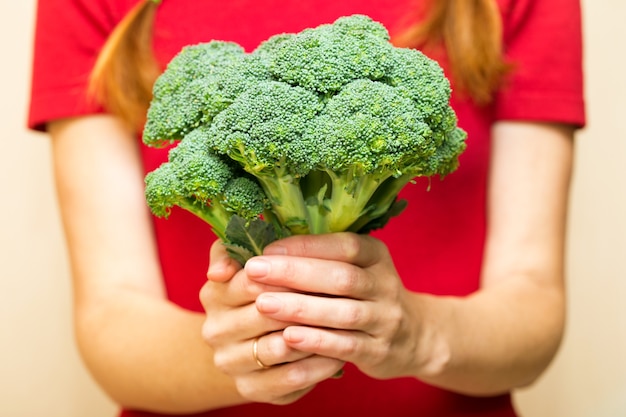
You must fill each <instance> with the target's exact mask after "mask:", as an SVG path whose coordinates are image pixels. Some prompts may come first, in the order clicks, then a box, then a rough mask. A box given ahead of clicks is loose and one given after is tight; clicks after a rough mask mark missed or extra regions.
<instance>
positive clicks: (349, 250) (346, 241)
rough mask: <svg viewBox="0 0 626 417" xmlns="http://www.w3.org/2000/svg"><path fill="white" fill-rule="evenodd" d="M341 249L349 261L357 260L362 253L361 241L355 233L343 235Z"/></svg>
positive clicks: (340, 240) (341, 236) (340, 243)
mask: <svg viewBox="0 0 626 417" xmlns="http://www.w3.org/2000/svg"><path fill="white" fill-rule="evenodd" d="M339 248H340V250H341V252H342V253H343V255H344V256H345V257H346V258H347V259H355V258H356V257H357V256H358V255H359V252H361V239H360V238H359V235H357V234H354V233H342V234H341V235H340V239H339Z"/></svg>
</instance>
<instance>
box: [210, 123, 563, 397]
mask: <svg viewBox="0 0 626 417" xmlns="http://www.w3.org/2000/svg"><path fill="white" fill-rule="evenodd" d="M572 135H573V132H572V129H571V128H569V127H564V126H556V125H541V124H530V123H499V124H498V125H497V126H496V127H495V129H494V147H493V163H492V167H491V175H490V181H489V204H488V206H489V231H488V239H487V247H486V255H485V260H484V268H483V275H482V287H481V290H480V291H478V292H477V293H475V294H473V295H472V296H470V297H465V298H458V297H435V296H431V295H427V294H419V293H413V292H410V291H408V290H407V289H406V288H404V286H403V285H402V282H401V280H400V277H399V276H398V274H397V273H396V271H395V269H394V266H393V261H392V260H391V257H390V256H389V253H388V251H387V249H386V247H385V246H384V245H383V244H382V242H380V241H378V240H376V239H374V238H371V237H368V236H357V235H354V234H348V233H345V234H336V235H332V236H331V235H322V236H296V237H291V238H288V239H285V240H282V241H280V242H278V243H275V244H273V245H271V246H269V247H268V248H267V249H266V251H265V253H264V255H263V256H261V257H257V258H253V259H252V260H250V261H249V262H248V263H247V264H246V267H245V269H244V270H242V271H239V272H238V273H236V274H235V275H234V277H233V278H232V279H231V280H229V278H228V274H218V273H215V269H214V270H213V271H211V270H210V271H209V282H208V283H207V284H206V286H205V288H204V290H203V294H202V297H201V299H202V300H203V302H204V306H205V308H206V310H207V321H206V322H205V325H204V337H205V339H206V340H207V342H208V343H209V345H211V346H212V347H213V348H214V349H215V352H216V359H217V358H220V360H219V362H218V364H219V366H220V369H222V370H223V371H224V372H225V373H228V374H229V375H232V376H233V378H234V379H235V380H236V381H237V386H238V388H239V390H240V392H241V394H242V395H244V396H245V397H246V398H249V399H251V400H254V401H269V402H274V403H283V402H289V401H293V400H294V399H297V398H299V396H300V395H301V394H302V393H303V392H306V391H307V390H308V389H310V388H311V387H313V386H314V385H315V384H316V383H317V379H318V378H317V377H318V374H317V373H313V372H312V370H311V369H310V368H309V363H310V362H307V361H313V360H315V359H316V358H319V360H321V358H327V359H328V358H334V359H335V360H339V361H343V362H352V363H354V364H355V365H356V366H357V367H359V368H360V370H361V371H363V372H364V373H366V374H368V375H370V376H371V377H373V378H380V379H386V378H394V377H402V376H412V377H415V378H419V379H421V380H423V381H426V382H428V383H430V384H433V385H437V386H440V387H443V388H446V389H449V390H453V391H457V392H461V393H465V394H469V395H476V396H485V395H495V394H501V393H504V392H508V391H510V390H511V389H514V388H516V387H521V386H525V385H528V384H530V383H531V382H533V381H534V380H535V379H536V378H537V377H538V376H539V375H540V374H541V372H542V371H543V370H544V369H545V368H546V366H547V365H548V363H549V362H550V360H551V359H552V358H553V356H554V355H555V353H556V351H557V348H558V346H559V343H560V340H561V337H562V333H563V327H564V320H565V294H564V280H563V257H564V253H563V252H564V251H563V247H564V235H565V221H566V207H567V196H568V189H569V179H570V174H571V158H572ZM217 251H218V249H214V253H215V252H217ZM223 256H224V255H223V254H220V255H219V258H217V259H216V262H220V261H219V259H223V258H222V257H223ZM214 267H215V265H214ZM217 269H219V268H217ZM415 273H419V266H416V271H415ZM257 284H262V285H272V286H278V287H281V289H280V291H270V292H266V291H265V290H264V289H263V288H261V287H257ZM231 287H232V288H231ZM236 288H245V289H246V290H245V291H237V290H236ZM287 289H289V290H287ZM231 291H232V293H231ZM216 294H219V296H218V295H216ZM230 294H232V295H231V296H232V298H231V296H229V295H230ZM220 300H222V302H223V303H224V304H227V305H228V306H230V308H231V309H230V310H229V311H228V312H226V313H224V307H225V306H224V305H220ZM235 305H239V306H240V307H239V308H232V307H233V306H235ZM216 315H217V316H218V317H217V319H216ZM227 316H230V318H228V317H227ZM237 323H240V324H239V325H237ZM242 323H243V324H242ZM242 326H243V327H244V329H242V328H241V327H242ZM233 328H236V329H237V331H232V332H231V330H232V329H233ZM263 334H267V335H266V336H263ZM258 336H261V337H260V339H259V341H258V357H259V358H260V359H261V361H262V362H263V363H264V364H266V365H275V364H279V365H278V366H274V367H271V368H270V369H268V370H260V369H259V367H258V365H257V364H255V363H254V361H253V360H252V358H251V340H253V338H254V337H258ZM295 352H308V353H310V354H312V355H313V356H310V357H308V358H306V359H305V360H297V361H296V362H293V357H294V355H296V354H295ZM296 356H297V355H296ZM284 363H286V364H284ZM283 373H286V374H284V375H286V376H287V377H286V378H285V377H284V378H283V379H282V380H278V381H277V380H276V379H275V378H274V377H275V375H276V376H278V375H281V374H283ZM263 374H265V375H267V376H268V379H265V378H263V377H262V376H261V375H263Z"/></svg>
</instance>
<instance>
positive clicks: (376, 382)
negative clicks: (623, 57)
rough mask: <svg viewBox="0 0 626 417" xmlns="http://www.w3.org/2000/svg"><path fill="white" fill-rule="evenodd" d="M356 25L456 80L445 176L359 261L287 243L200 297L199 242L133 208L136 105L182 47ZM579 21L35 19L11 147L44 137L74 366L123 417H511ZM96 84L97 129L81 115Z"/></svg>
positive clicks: (392, 13) (513, 13)
mask: <svg viewBox="0 0 626 417" xmlns="http://www.w3.org/2000/svg"><path fill="white" fill-rule="evenodd" d="M425 5H427V6H428V7H427V8H423V7H422V6H425ZM353 13H362V14H367V15H369V16H371V17H372V18H373V19H374V20H377V21H380V22H381V23H383V24H384V25H385V26H386V27H387V28H388V29H389V31H390V33H391V35H392V38H393V39H394V41H395V42H396V43H397V44H398V45H402V46H407V45H410V46H419V47H424V49H425V50H426V51H427V52H428V53H429V54H430V55H431V56H432V57H434V58H436V59H437V60H438V61H439V62H440V63H441V64H442V65H443V66H444V68H445V69H446V70H447V72H448V74H449V75H450V76H451V77H452V79H453V87H454V91H455V93H454V95H453V98H452V105H453V108H454V109H455V110H456V112H457V114H458V116H459V125H460V126H461V127H462V128H464V129H465V130H467V131H468V136H469V138H468V149H467V151H466V152H465V153H464V155H463V156H462V157H461V167H460V168H459V170H458V171H457V172H456V173H454V174H452V175H450V176H449V177H447V178H446V179H445V181H443V182H438V181H433V182H432V185H431V189H430V191H429V192H426V189H427V184H426V183H424V182H418V183H417V184H416V185H414V186H411V187H409V188H407V189H406V191H405V192H404V195H403V197H405V198H406V199H408V200H409V206H408V209H407V211H405V212H404V213H403V214H402V215H401V216H400V217H398V218H397V219H394V220H393V221H392V222H391V223H390V224H389V225H388V226H387V227H386V228H385V229H383V230H382V231H379V232H377V233H375V234H373V236H371V237H367V236H356V235H351V234H338V235H333V236H317V237H312V236H305V237H295V238H289V239H286V240H284V241H281V242H278V243H277V244H275V245H272V246H271V247H269V248H268V250H267V251H266V253H265V254H264V256H262V257H258V258H256V259H253V260H251V261H250V262H249V263H248V264H247V265H246V267H245V269H239V267H238V266H237V265H236V264H234V263H233V262H232V261H230V260H229V259H228V258H227V256H226V255H225V252H224V251H223V249H222V248H221V246H220V245H219V244H214V245H213V246H212V249H211V262H210V266H209V272H208V277H209V281H208V282H206V279H205V271H206V263H207V262H206V256H207V255H206V254H207V251H208V248H209V247H210V245H211V244H212V242H213V240H214V238H213V237H211V235H210V232H209V231H208V228H207V227H206V226H205V225H203V224H202V222H201V221H199V220H198V219H196V218H194V217H193V216H192V215H190V214H187V213H183V212H179V211H175V212H174V213H173V214H172V216H171V217H170V218H169V219H168V220H155V219H153V218H151V217H150V215H149V213H148V211H147V209H146V207H145V201H144V199H143V176H144V174H145V173H146V172H147V171H150V170H152V169H154V168H155V167H157V166H158V165H159V164H160V163H161V162H162V161H164V160H165V158H166V152H165V151H164V150H154V149H146V148H144V147H141V146H139V143H140V141H139V140H138V139H137V134H136V132H137V131H139V129H140V127H139V125H140V123H141V117H142V115H143V114H145V108H146V106H147V101H148V100H149V88H150V87H149V86H150V84H151V82H152V81H153V80H154V77H155V75H156V74H158V72H159V69H162V68H163V66H164V65H165V64H166V63H167V62H168V61H169V60H170V59H171V58H172V56H173V55H174V54H176V53H177V52H178V51H179V50H180V48H181V47H182V46H184V45H187V44H193V43H197V42H202V41H208V40H210V39H222V40H232V41H235V42H238V43H240V44H241V45H242V46H244V47H245V48H246V49H247V50H251V49H253V48H254V47H255V46H256V45H257V44H258V43H259V42H260V41H262V40H264V39H266V38H268V37H269V36H271V35H273V34H275V33H279V32H296V31H300V30H302V29H304V28H305V27H311V26H316V25H318V24H321V23H327V22H331V21H334V20H335V19H336V18H337V17H339V16H342V15H347V14H353ZM579 13H580V11H579V5H578V2H577V1H575V0H551V1H532V0H518V1H515V2H513V1H507V0H500V1H498V2H495V1H493V0H474V1H468V0H447V1H438V2H431V3H427V2H413V1H409V0H406V1H391V0H376V1H371V2H361V1H343V2H335V1H309V0H302V1H299V2H279V1H277V0H267V1H261V2H258V1H257V2H252V1H245V0H241V1H230V2H226V3H225V4H224V2H219V4H218V3H217V2H196V1H193V0H177V1H171V0H167V1H165V2H163V3H162V4H160V5H157V4H156V3H153V2H150V1H146V2H140V3H139V4H137V3H136V2H135V1H131V0H101V1H98V2H93V1H92V2H86V1H85V2H83V1H79V2H76V1H68V0H48V1H46V2H41V3H40V5H39V12H38V31H37V41H36V42H37V43H36V54H35V65H34V79H33V99H32V105H31V114H30V120H29V123H30V126H31V127H32V128H37V129H40V130H44V129H45V130H47V131H49V132H50V134H51V137H52V143H53V153H54V162H55V165H54V166H55V178H56V181H57V187H58V195H59V201H60V205H61V211H62V216H63V222H64V226H65V231H66V236H67V241H68V246H69V251H70V256H71V263H72V271H73V277H74V288H75V298H74V300H75V321H76V334H77V340H78V346H79V347H80V350H81V353H82V355H83V358H84V360H85V362H86V364H87V366H88V367H89V369H90V371H91V372H92V374H93V375H94V377H95V378H96V380H97V381H98V382H99V383H100V385H101V386H102V387H103V389H104V390H105V391H107V392H108V394H109V395H110V396H111V397H112V398H113V399H114V400H115V401H116V402H118V403H119V404H120V405H122V406H123V407H124V409H125V411H124V412H123V413H124V414H123V415H127V416H140V415H152V414H149V413H150V412H151V413H155V414H158V415H162V414H168V413H169V414H184V413H202V414H200V415H207V416H209V415H210V416H222V415H247V414H246V413H248V414H250V415H255V416H260V415H272V416H280V415H302V416H307V415H319V414H320V413H327V414H329V413H330V414H340V413H351V414H356V413H361V414H367V415H372V414H380V415H389V416H394V415H398V416H399V415H427V416H465V415H480V416H514V415H515V412H514V410H513V407H512V405H511V401H510V397H509V395H508V393H509V392H510V391H511V390H512V389H514V388H516V387H519V386H523V385H527V384H529V383H531V382H532V381H534V380H535V379H536V378H537V377H538V376H539V375H540V374H541V372H542V371H543V370H544V369H545V367H546V366H547V364H548V363H549V362H550V360H551V358H552V357H553V356H554V354H555V352H556V350H557V348H558V345H559V342H560V339H561V333H562V330H563V322H564V317H565V313H564V305H565V300H564V286H563V240H564V229H565V214H566V203H567V190H568V184H569V178H570V170H571V153H572V135H573V132H574V130H575V128H576V127H580V126H582V125H583V124H584V121H585V120H584V111H583V102H582V93H581V89H582V87H581V84H582V83H581V68H580V67H581V62H580V61H581V56H580V55H581V54H580V15H579ZM120 22H121V23H120ZM152 22H154V26H153V27H154V33H153V35H151V31H150V29H151V27H152ZM118 24H119V25H118ZM116 27H117V30H114V28H116ZM107 39H108V43H107V44H106V46H105V47H104V49H103V50H102V53H101V55H100V59H99V60H98V62H97V63H96V62H95V61H96V57H97V55H98V54H99V53H100V50H101V47H102V45H103V44H104V43H105V41H107ZM149 42H153V47H154V57H155V58H156V63H157V66H155V65H154V61H153V60H152V59H153V56H152V54H150V53H149V52H150V48H148V46H149V45H150V44H149ZM444 45H445V49H444ZM555 47H556V48H558V51H556V50H555ZM94 63H95V69H93V67H94ZM92 70H93V73H94V76H95V82H94V83H92V86H95V87H96V88H95V90H94V91H95V92H96V93H97V94H96V96H97V97H99V98H100V100H101V102H102V103H103V104H104V107H105V108H106V111H104V110H103V109H102V108H101V107H100V106H98V105H96V104H94V103H93V102H92V101H89V100H88V99H87V97H88V96H89V95H88V93H87V90H88V84H89V80H88V78H89V74H90V73H92ZM201 288H202V291H201V293H200V290H201ZM198 293H200V298H201V302H202V305H200V303H199V301H198ZM311 294H317V295H316V296H314V295H311ZM202 307H204V310H205V312H206V315H205V314H203V313H202V310H203V309H202ZM201 329H202V331H201ZM203 338H204V339H203ZM341 369H343V370H344V374H343V376H342V377H341V378H336V376H337V375H338V371H339V370H341ZM277 404H283V405H284V406H282V407H278V406H277ZM286 404H288V405H286ZM131 410H144V411H131Z"/></svg>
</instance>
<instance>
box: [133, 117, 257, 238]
mask: <svg viewBox="0 0 626 417" xmlns="http://www.w3.org/2000/svg"><path fill="white" fill-rule="evenodd" d="M206 138H207V136H206V132H204V131H203V129H202V128H200V129H197V130H195V131H193V132H191V133H190V134H188V135H187V136H185V138H183V140H182V141H180V143H179V144H178V145H177V146H176V147H175V148H172V150H170V152H169V161H168V162H166V163H164V164H162V165H161V166H160V167H159V168H157V169H156V170H154V171H152V172H150V173H148V175H147V176H146V181H145V182H146V200H147V202H148V206H149V207H150V209H151V210H152V212H153V213H154V214H155V215H157V216H160V217H168V216H169V214H170V211H171V208H172V207H173V206H179V207H181V208H183V209H185V210H188V211H190V212H192V213H193V214H195V215H196V216H198V217H200V218H201V219H203V220H204V221H206V222H207V223H209V224H210V225H211V226H212V227H213V231H214V232H215V234H216V235H217V236H219V237H220V238H221V239H222V240H228V239H227V236H226V234H225V231H226V228H227V226H228V222H229V221H230V219H231V217H232V216H233V215H237V216H239V217H242V218H243V219H245V220H247V221H252V220H255V219H258V218H259V217H260V216H261V215H262V214H263V212H264V211H265V209H266V208H268V202H267V198H266V197H265V193H264V192H263V190H262V189H261V188H260V187H259V185H258V184H257V182H256V181H254V180H253V179H250V178H249V177H247V176H245V175H244V174H243V173H242V172H241V170H240V169H238V167H237V166H236V165H234V164H232V161H229V160H227V159H224V158H222V157H221V156H219V155H218V154H216V153H214V152H211V151H209V148H208V146H207V141H206Z"/></svg>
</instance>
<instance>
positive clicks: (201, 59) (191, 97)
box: [144, 41, 245, 146]
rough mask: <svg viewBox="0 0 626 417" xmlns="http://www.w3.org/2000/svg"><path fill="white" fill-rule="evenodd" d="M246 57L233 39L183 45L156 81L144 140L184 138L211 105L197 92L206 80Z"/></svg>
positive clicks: (158, 141)
mask: <svg viewBox="0 0 626 417" xmlns="http://www.w3.org/2000/svg"><path fill="white" fill-rule="evenodd" d="M244 56H245V53H244V50H243V48H242V47H241V46H239V45H238V44H236V43H232V42H218V41H213V42H209V43H205V44H198V45H192V46H186V47H184V48H183V49H182V51H181V52H180V53H178V55H176V56H175V57H174V58H173V59H172V61H170V63H169V64H168V66H167V69H166V70H165V72H163V74H161V76H160V77H159V78H158V79H157V80H156V82H155V84H154V88H153V97H154V98H153V100H152V103H151V104H150V108H149V110H148V115H147V120H146V126H145V129H144V141H145V142H146V143H150V144H153V145H156V146H158V145H162V144H163V143H165V142H168V141H172V140H179V139H182V138H183V137H184V136H185V135H186V134H187V133H189V132H191V131H192V130H193V129H195V128H196V127H197V126H198V125H199V124H200V119H201V118H202V115H203V114H204V113H205V112H206V111H207V110H206V108H207V107H211V106H207V103H206V101H205V100H201V99H200V95H199V94H197V91H198V89H199V87H200V86H202V85H203V84H204V83H205V82H204V79H206V78H211V77H212V76H213V75H214V74H215V72H216V71H218V70H221V69H222V68H223V67H224V66H228V65H229V64H232V63H233V62H236V61H238V60H240V59H242V58H243V57H244Z"/></svg>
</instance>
